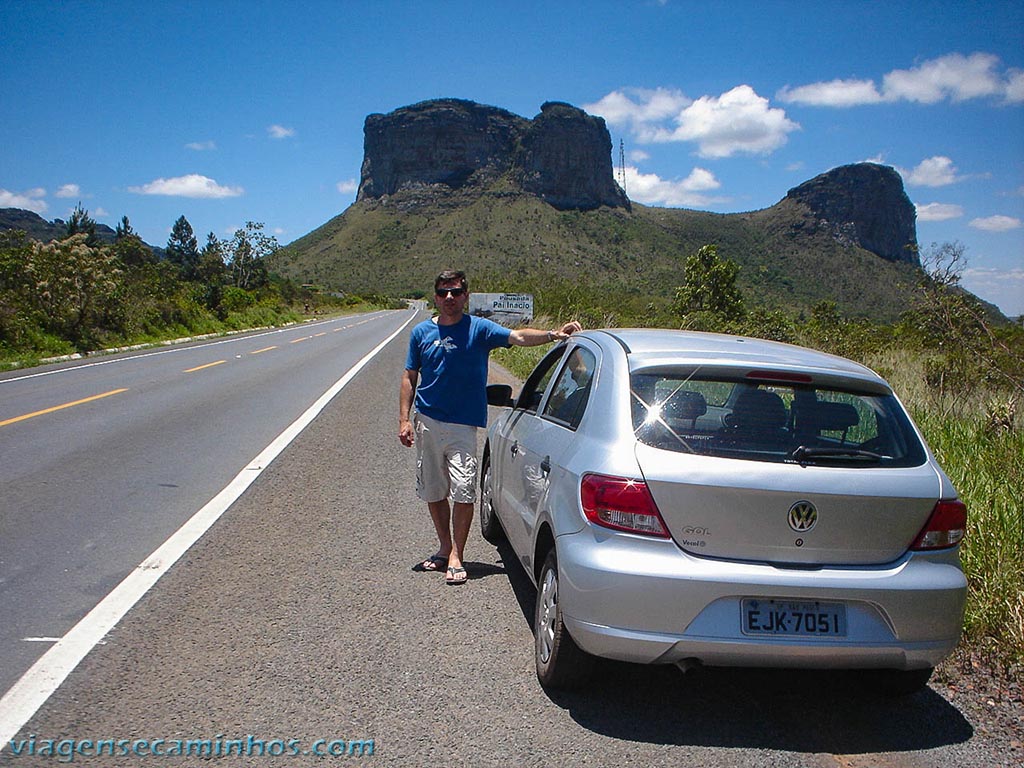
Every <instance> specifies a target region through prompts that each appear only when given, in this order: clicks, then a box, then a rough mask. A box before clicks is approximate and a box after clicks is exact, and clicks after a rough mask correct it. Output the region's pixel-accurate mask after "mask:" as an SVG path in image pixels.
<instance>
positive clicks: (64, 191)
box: [53, 184, 82, 197]
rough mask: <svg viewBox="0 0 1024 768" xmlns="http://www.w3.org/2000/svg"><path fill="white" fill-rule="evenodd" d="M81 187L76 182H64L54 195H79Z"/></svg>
mask: <svg viewBox="0 0 1024 768" xmlns="http://www.w3.org/2000/svg"><path fill="white" fill-rule="evenodd" d="M81 195H82V189H81V187H79V186H78V185H77V184H64V185H62V186H61V187H60V188H59V189H58V190H57V191H56V192H54V193H53V196H54V197H81Z"/></svg>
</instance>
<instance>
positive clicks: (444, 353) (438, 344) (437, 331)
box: [405, 315, 512, 427]
mask: <svg viewBox="0 0 1024 768" xmlns="http://www.w3.org/2000/svg"><path fill="white" fill-rule="evenodd" d="M511 333H512V331H510V330H509V329H508V328H503V327H501V326H500V325H498V324H497V323H495V322H493V321H492V320H487V319H486V318H483V317H477V316H475V315H463V317H462V320H460V321H459V322H458V323H456V324H455V325H439V324H438V323H436V322H435V321H434V320H425V321H424V322H422V323H420V324H419V325H417V326H416V327H415V328H413V329H412V336H411V337H410V338H409V354H408V356H407V357H406V359H405V368H406V370H410V371H419V374H420V378H419V386H418V387H417V388H416V410H417V411H418V412H419V413H422V414H424V415H425V416H429V417H430V418H432V419H436V420H437V421H444V422H448V423H449V424H468V425H470V426H473V427H485V426H487V358H488V356H489V355H490V353H491V350H492V349H497V348H498V347H508V346H511V345H510V343H509V335H510V334H511Z"/></svg>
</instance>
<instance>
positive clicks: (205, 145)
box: [185, 141, 217, 152]
mask: <svg viewBox="0 0 1024 768" xmlns="http://www.w3.org/2000/svg"><path fill="white" fill-rule="evenodd" d="M216 148H217V145H216V144H214V143H213V142H212V141H190V142H189V143H188V144H186V145H185V149H191V150H194V151H196V152H209V151H211V150H214V149H216Z"/></svg>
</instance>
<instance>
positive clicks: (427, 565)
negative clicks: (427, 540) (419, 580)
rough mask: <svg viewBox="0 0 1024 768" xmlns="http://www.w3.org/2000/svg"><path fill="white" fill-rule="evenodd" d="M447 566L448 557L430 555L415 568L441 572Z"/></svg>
mask: <svg viewBox="0 0 1024 768" xmlns="http://www.w3.org/2000/svg"><path fill="white" fill-rule="evenodd" d="M447 567H448V558H447V557H445V556H443V555H431V556H430V557H428V558H427V559H426V560H424V561H423V562H422V563H420V564H419V565H418V566H417V568H416V570H420V571H431V572H434V571H437V572H441V571H443V570H445V569H446V568H447Z"/></svg>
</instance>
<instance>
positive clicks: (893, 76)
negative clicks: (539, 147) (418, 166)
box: [0, 0, 1024, 315]
mask: <svg viewBox="0 0 1024 768" xmlns="http://www.w3.org/2000/svg"><path fill="white" fill-rule="evenodd" d="M0 9H2V11H3V19H4V22H3V25H2V27H0V72H2V73H3V81H4V93H3V96H2V97H0V207H20V208H28V209H30V210H34V211H36V212H37V213H39V214H40V215H42V216H43V217H44V218H47V219H53V218H67V215H68V214H69V212H70V211H71V210H72V209H73V208H74V206H75V205H76V203H78V202H79V201H81V202H82V204H83V206H84V207H86V208H87V209H88V210H89V211H90V212H91V214H92V215H93V216H94V217H95V218H96V219H97V220H99V221H101V222H103V223H106V224H109V225H110V226H114V225H115V224H116V223H117V222H118V221H119V220H120V218H121V216H122V215H127V216H128V217H129V219H130V220H131V223H132V225H133V227H134V228H135V229H136V230H137V231H138V232H139V233H140V234H141V235H142V237H143V238H144V239H145V240H146V241H147V242H150V243H153V244H155V245H163V244H165V243H166V241H167V236H168V234H169V232H170V228H171V226H172V224H173V223H174V221H175V219H177V218H178V217H179V216H181V215H184V216H186V217H187V218H188V220H189V222H190V223H191V224H192V226H193V228H194V229H195V231H196V234H197V236H198V238H199V240H200V242H203V241H204V240H205V236H206V233H208V232H213V233H214V234H216V235H217V236H218V237H220V238H228V237H230V235H231V234H232V233H233V232H234V230H235V229H237V228H239V227H241V226H242V225H244V223H245V222H246V221H249V220H251V221H259V222H264V223H265V225H266V228H267V230H268V231H269V232H271V233H273V234H275V235H276V237H277V238H278V240H279V241H280V242H281V243H282V244H286V243H288V242H290V241H291V240H294V239H295V238H297V237H301V236H302V235H304V234H306V233H307V232H309V231H311V230H313V229H315V228H316V227H318V226H320V225H321V224H323V223H324V222H326V221H327V220H329V219H330V218H332V217H333V216H335V215H337V214H339V213H341V212H342V211H343V210H344V209H345V208H346V207H347V206H348V205H350V204H351V203H352V202H353V200H354V199H355V191H356V186H357V184H358V180H359V169H360V165H361V162H362V142H363V135H362V129H363V120H364V119H365V117H366V115H367V114H370V113H373V112H389V111H391V110H393V109H396V108H398V107H401V106H405V105H407V104H413V103H415V102H418V101H423V100H425V99H431V98H439V97H456V98H463V99H472V100H474V101H478V102H481V103H484V104H491V105H494V106H497V107H502V108H504V109H507V110H510V111H512V112H515V113H517V114H519V115H523V116H524V117H533V116H535V115H536V114H537V113H538V112H539V111H540V105H541V104H542V103H543V102H545V101H566V102H570V103H572V104H575V105H577V106H580V107H583V108H585V109H587V110H588V111H590V112H592V113H594V114H600V115H602V116H604V117H605V119H606V121H607V122H608V127H609V130H610V132H611V135H612V141H613V146H614V153H615V155H616V158H615V165H616V166H617V165H618V157H617V155H618V147H619V141H620V140H622V141H623V142H624V144H625V152H626V166H627V175H626V187H627V192H628V193H629V195H630V197H631V198H632V199H633V200H635V201H638V202H642V203H644V204H647V205H656V206H678V207H684V208H695V209H701V210H709V211H715V212H721V213H729V212H736V211H746V210H754V209H758V208H764V207H767V206H770V205H772V204H774V203H776V202H777V201H778V200H780V199H781V198H783V197H784V196H785V194H786V192H787V191H788V190H789V189H790V188H792V187H794V186H796V185H797V184H800V183H801V182H803V181H806V180H807V179H810V178H812V177H814V176H816V175H817V174H819V173H822V172H824V171H826V170H828V169H830V168H833V167H836V166H839V165H845V164H847V163H853V162H860V161H864V160H873V161H877V162H882V163H885V164H887V165H891V166H893V167H896V168H897V169H898V170H900V172H901V173H902V174H903V176H904V181H905V184H906V188H907V193H908V194H909V196H910V198H911V200H913V202H914V203H915V205H917V206H918V240H919V241H920V243H921V245H922V246H925V247H927V246H928V245H929V244H931V243H943V242H949V241H959V242H961V243H962V244H963V245H964V246H965V249H966V256H967V268H966V271H965V273H964V279H963V282H964V285H965V286H966V287H967V288H969V289H970V290H972V291H974V292H975V293H977V294H978V295H980V296H981V297H982V298H985V299H987V300H989V301H992V302H994V303H996V304H997V305H998V306H999V307H1000V308H1001V309H1002V310H1003V311H1004V312H1006V313H1007V314H1010V315H1019V314H1024V3H1020V2H1019V0H1018V1H1015V2H966V0H960V2H901V1H900V0H890V1H888V2H856V1H855V0H845V1H844V2H810V1H807V0H805V2H781V1H779V0H776V1H774V2H773V1H772V0H761V1H760V2H738V1H737V2H708V0H704V2H684V1H683V0H664V1H662V2H659V1H657V0H635V1H633V2H601V1H600V0H592V1H591V2H553V1H552V0H547V1H546V2H521V1H520V2H516V3H511V2H509V3H488V2H484V1H483V0H476V2H434V3H427V2H420V3H413V2H408V3H400V2H388V1H387V0H377V1H375V2H361V3H355V2H314V3H302V2H273V1H269V0H268V1H266V2H259V1H258V0H250V2H227V1H226V0H206V1H204V2H197V1H195V0H192V1H190V2H164V1H162V0H149V2H113V1H110V0H108V1H107V2H73V1H71V0H66V1H65V2H59V3H58V2H48V1H47V0H34V1H31V2H29V1H26V0H0ZM726 255H728V254H726ZM456 260H457V259H456ZM814 277H816V278H819V279H820V277H821V276H814Z"/></svg>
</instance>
